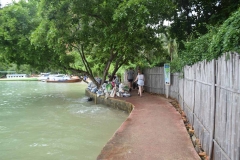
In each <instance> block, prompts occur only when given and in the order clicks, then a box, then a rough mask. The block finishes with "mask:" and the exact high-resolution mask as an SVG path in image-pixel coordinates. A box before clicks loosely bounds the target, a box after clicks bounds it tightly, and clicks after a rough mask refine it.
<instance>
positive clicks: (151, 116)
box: [97, 90, 200, 160]
mask: <svg viewBox="0 0 240 160" xmlns="http://www.w3.org/2000/svg"><path fill="white" fill-rule="evenodd" d="M131 94H132V96H131V97H123V98H117V99H121V100H124V101H127V102H130V103H132V104H133V105H134V109H133V111H132V112H131V114H130V115H129V117H128V118H127V120H126V121H125V122H124V123H123V124H122V125H121V126H120V128H119V129H118V130H117V131H116V132H115V134H114V135H113V137H112V138H111V139H110V140H109V141H108V143H107V144H106V145H105V147H104V148H103V149H102V151H101V153H100V154H99V156H98V157H97V160H200V157H199V156H198V154H197V152H196V151H195V149H194V147H193V145H192V142H191V140H190V137H189V135H188V133H187V130H186V128H185V126H184V123H183V121H182V118H181V115H180V114H179V113H178V112H177V111H176V110H175V108H174V107H173V106H172V105H171V104H170V103H169V102H168V99H165V98H163V97H161V96H159V95H151V94H149V93H144V94H143V97H139V96H138V95H137V91H136V90H134V91H132V92H131Z"/></svg>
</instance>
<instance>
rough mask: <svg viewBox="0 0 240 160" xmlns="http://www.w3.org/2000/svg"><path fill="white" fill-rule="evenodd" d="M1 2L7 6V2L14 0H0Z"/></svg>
mask: <svg viewBox="0 0 240 160" xmlns="http://www.w3.org/2000/svg"><path fill="white" fill-rule="evenodd" d="M15 1H16V2H17V1H18V0H15ZM0 3H1V4H2V7H3V6H5V5H6V4H9V3H12V0H0Z"/></svg>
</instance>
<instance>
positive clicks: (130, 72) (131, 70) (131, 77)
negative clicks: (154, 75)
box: [127, 68, 134, 91]
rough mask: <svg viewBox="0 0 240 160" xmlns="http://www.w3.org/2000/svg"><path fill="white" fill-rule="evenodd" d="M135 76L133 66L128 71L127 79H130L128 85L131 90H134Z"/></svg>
mask: <svg viewBox="0 0 240 160" xmlns="http://www.w3.org/2000/svg"><path fill="white" fill-rule="evenodd" d="M133 78H134V71H133V69H132V68H130V69H129V71H128V72H127V80H128V87H129V91H131V90H132V86H133V84H132V83H133Z"/></svg>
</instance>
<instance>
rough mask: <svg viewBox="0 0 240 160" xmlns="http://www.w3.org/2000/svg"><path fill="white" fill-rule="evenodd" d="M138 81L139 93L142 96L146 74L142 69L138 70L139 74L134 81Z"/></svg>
mask: <svg viewBox="0 0 240 160" xmlns="http://www.w3.org/2000/svg"><path fill="white" fill-rule="evenodd" d="M136 81H137V84H138V94H139V95H140V96H142V91H143V86H144V81H145V78H144V75H143V74H142V72H141V71H140V70H138V75H137V77H136V79H135V81H134V82H136Z"/></svg>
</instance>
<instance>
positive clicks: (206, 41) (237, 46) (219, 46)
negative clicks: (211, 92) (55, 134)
mask: <svg viewBox="0 0 240 160" xmlns="http://www.w3.org/2000/svg"><path fill="white" fill-rule="evenodd" d="M208 31H209V32H208V33H207V34H204V35H201V36H200V37H199V38H196V39H192V40H191V41H188V42H184V45H185V49H184V50H181V52H180V55H179V59H176V60H175V61H173V62H172V65H171V66H174V68H176V69H175V70H176V71H180V70H181V68H182V67H183V66H185V65H192V64H194V63H196V62H199V61H203V60H207V61H210V60H212V59H216V58H218V57H219V56H221V55H222V54H223V53H225V52H229V51H232V52H237V53H240V9H239V10H238V11H237V12H235V13H233V14H232V16H231V17H229V18H228V19H227V20H226V21H225V22H224V23H223V24H222V25H221V26H220V27H209V29H208Z"/></svg>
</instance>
